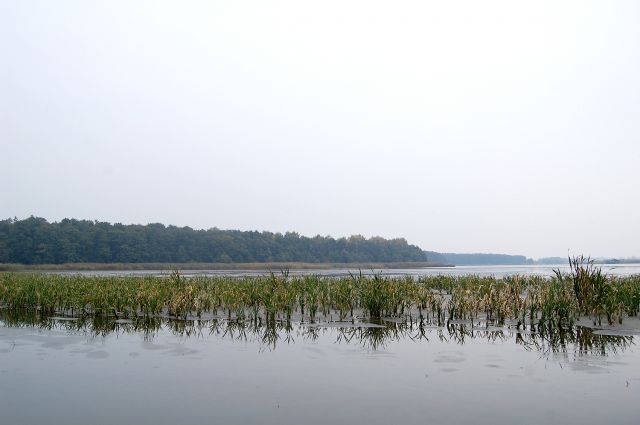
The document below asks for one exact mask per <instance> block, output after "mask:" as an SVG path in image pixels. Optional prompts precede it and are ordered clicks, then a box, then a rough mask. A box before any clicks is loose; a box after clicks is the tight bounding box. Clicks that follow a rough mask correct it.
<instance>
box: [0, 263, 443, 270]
mask: <svg viewBox="0 0 640 425" xmlns="http://www.w3.org/2000/svg"><path fill="white" fill-rule="evenodd" d="M439 267H448V268H453V267H455V266H454V265H452V264H445V263H435V262H388V263H386V262H382V263H298V262H273V263H65V264H0V272H3V271H4V272H14V271H15V272H30V271H40V272H46V271H135V270H286V269H289V270H329V269H363V270H369V269H420V268H439Z"/></svg>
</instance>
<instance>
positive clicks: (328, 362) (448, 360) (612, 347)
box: [0, 314, 640, 425]
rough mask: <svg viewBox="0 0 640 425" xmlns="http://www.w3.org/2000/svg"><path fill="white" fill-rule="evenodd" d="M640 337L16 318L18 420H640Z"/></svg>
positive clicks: (5, 354)
mask: <svg viewBox="0 0 640 425" xmlns="http://www.w3.org/2000/svg"><path fill="white" fill-rule="evenodd" d="M636 338H638V337H637V336H632V335H606V334H605V335H602V334H599V333H595V334H594V333H593V332H591V331H590V330H588V329H585V328H578V329H577V330H575V331H573V332H570V333H566V334H562V335H560V334H555V335H543V334H536V333H533V334H531V333H528V332H522V333H519V332H518V331H517V330H515V329H508V328H494V327H491V326H489V327H486V326H478V324H476V328H474V327H472V326H471V325H470V324H456V325H453V324H450V325H449V326H448V327H437V326H429V325H425V324H423V326H420V325H419V324H417V323H413V324H407V323H394V322H382V324H362V325H359V324H336V323H333V324H313V325H305V324H293V323H290V324H287V323H273V324H270V325H268V326H267V325H265V324H259V323H244V322H227V321H208V322H180V321H171V320H160V319H154V320H147V321H143V320H140V321H133V322H130V321H113V320H104V319H98V320H86V321H83V320H66V319H55V318H54V319H50V318H40V319H35V318H32V319H31V320H29V319H25V318H15V317H9V316H7V315H6V314H5V315H4V316H3V318H2V319H0V423H2V424H12V425H14V424H15V425H18V424H42V423H46V424H69V425H71V424H109V425H113V424H207V423H211V424H214V423H215V424H327V423H331V424H344V423H354V424H356V423H367V424H397V423H403V424H425V423H429V424H461V423H470V424H485V423H486V424H542V423H551V424H573V423H581V424H603V423H616V424H637V423H638V414H639V413H640V404H639V403H640V350H639V349H638V347H637V345H636Z"/></svg>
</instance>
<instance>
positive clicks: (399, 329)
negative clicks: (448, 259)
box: [0, 309, 634, 356]
mask: <svg viewBox="0 0 640 425" xmlns="http://www.w3.org/2000/svg"><path fill="white" fill-rule="evenodd" d="M1 326H6V327H34V328H38V329H44V330H64V331H67V332H70V333H82V334H85V335H88V336H89V337H106V336H108V335H111V334H124V333H138V334H140V335H141V336H142V338H143V339H144V340H145V341H151V340H153V339H154V337H155V336H156V335H157V334H158V332H160V331H161V330H168V331H170V332H171V333H172V334H174V335H175V336H178V337H181V338H192V337H193V338H205V337H207V336H215V337H218V338H225V339H230V340H235V341H244V342H254V341H255V342H258V343H259V344H260V345H261V348H262V349H269V350H275V349H276V347H277V346H278V344H293V343H295V342H296V341H297V340H303V341H315V340H317V339H318V338H319V337H320V336H321V335H325V334H328V333H334V334H335V342H336V343H338V344H358V345H359V346H361V347H363V348H365V349H369V350H379V349H382V348H384V347H385V346H386V345H388V344H389V343H391V342H394V341H401V340H410V341H413V342H415V343H420V342H428V341H429V340H430V338H437V339H439V340H441V341H444V342H451V343H455V344H460V345H462V344H465V343H467V342H468V341H469V340H473V339H481V340H485V341H487V342H489V343H496V342H509V341H513V342H515V343H516V344H519V345H521V346H522V347H523V348H525V349H526V350H529V351H537V352H540V353H542V354H557V353H574V354H577V355H594V356H606V355H608V354H614V353H618V352H621V351H624V350H625V349H627V348H628V347H629V346H631V345H633V344H634V340H633V336H630V335H607V334H602V333H600V332H594V330H592V329H590V328H587V327H581V326H577V327H574V328H573V329H564V330H547V329H544V328H543V329H536V331H533V330H531V329H516V328H509V327H495V326H492V324H491V323H488V322H481V323H478V322H476V323H473V324H471V323H459V322H455V323H454V322H449V323H447V324H446V325H445V326H438V324H437V323H434V322H430V321H426V320H421V321H415V320H413V321H397V320H381V321H379V322H376V323H372V322H328V323H304V322H297V323H296V322H293V321H282V320H271V321H263V320H262V319H258V320H228V319H210V320H200V319H196V320H177V319H173V318H167V317H136V318H132V319H126V320H122V319H114V318H109V317H100V316H96V317H91V316H86V317H73V318H71V317H51V316H45V315H41V314H39V313H37V312H36V313H34V312H20V311H15V310H4V309H0V327H1Z"/></svg>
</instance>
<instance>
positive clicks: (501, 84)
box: [0, 0, 640, 257]
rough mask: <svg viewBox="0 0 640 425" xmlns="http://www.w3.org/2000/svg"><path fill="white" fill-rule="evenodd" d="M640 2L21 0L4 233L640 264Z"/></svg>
mask: <svg viewBox="0 0 640 425" xmlns="http://www.w3.org/2000/svg"><path fill="white" fill-rule="evenodd" d="M639 22H640V2H638V1H597V2H588V1H584V0H579V1H575V2H572V1H558V0H554V1H549V2H544V1H536V2H520V1H514V0H508V1H501V2H489V1H469V2H461V1H438V2H429V1H424V0H421V1H372V0H363V1H349V0H339V1H332V0H323V1H314V2H310V1H303V0H291V1H266V0H258V1H242V0H233V1H231V0H229V1H214V0H207V1H166V2H161V1H158V0H153V1H146V2H143V1H131V0H127V1H102V2H99V1H86V0H81V1H50V0H44V1H30V0H20V1H12V0H0V53H1V56H0V57H1V59H0V61H1V62H2V65H1V66H0V144H1V148H2V151H1V152H2V154H1V156H0V181H1V182H2V186H1V187H2V189H1V190H0V217H1V218H9V217H14V216H17V217H18V218H26V217H28V216H29V215H36V216H41V217H45V218H47V219H48V220H50V221H57V220H60V219H62V218H65V217H74V218H83V219H92V220H93V219H97V220H100V221H109V222H122V223H149V222H161V223H165V224H175V225H180V226H183V225H189V226H191V227H194V228H210V227H214V226H215V227H218V228H223V229H243V230H270V231H280V232H284V231H288V230H291V231H297V232H299V233H301V234H303V235H309V236H313V235H316V234H321V235H327V234H328V235H332V236H346V235H350V234H363V235H365V236H373V235H380V236H384V237H405V238H406V239H407V240H408V241H409V242H410V243H414V244H417V245H419V246H421V247H422V248H424V249H427V250H436V251H444V252H501V253H511V254H524V255H527V256H532V257H540V256H547V255H561V256H564V255H566V254H567V251H568V250H570V251H571V252H572V253H576V254H577V253H584V254H590V255H594V256H598V255H606V256H632V255H640V243H639V240H640V214H639V212H640V191H639V190H638V182H640V165H639V163H640V25H639Z"/></svg>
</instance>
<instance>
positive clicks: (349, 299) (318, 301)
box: [0, 257, 640, 329]
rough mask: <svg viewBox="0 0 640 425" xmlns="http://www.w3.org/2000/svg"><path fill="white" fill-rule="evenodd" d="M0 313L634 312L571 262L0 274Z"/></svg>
mask: <svg viewBox="0 0 640 425" xmlns="http://www.w3.org/2000/svg"><path fill="white" fill-rule="evenodd" d="M0 308H4V309H8V310H34V311H38V312H39V314H45V315H66V316H75V317H86V316H94V317H95V316H103V317H114V316H115V317H121V318H127V317H171V318H178V319H188V318H203V317H205V318H226V319H241V320H247V321H253V322H256V323H258V322H259V323H262V322H273V321H276V320H284V321H285V322H286V321H291V320H296V321H300V322H309V323H313V322H317V321H354V322H355V321H374V322H375V321H379V320H381V319H382V318H396V319H398V320H399V321H408V322H410V323H413V322H414V321H415V322H420V321H425V320H427V321H430V322H433V323H437V324H438V325H440V326H444V325H446V324H448V323H452V322H455V321H466V322H470V323H471V324H472V325H473V323H474V321H483V323H487V324H489V323H491V324H509V325H513V326H514V327H516V328H518V329H520V328H525V327H530V328H537V329H541V328H548V329H552V328H555V329H557V328H572V327H574V326H575V324H576V321H577V320H578V319H579V318H580V317H585V316H586V317H589V318H590V319H591V320H592V321H593V323H594V324H595V325H601V324H602V323H608V324H614V323H622V321H623V320H624V318H626V317H632V316H637V315H638V311H639V310H640V276H631V277H615V276H606V275H605V274H603V273H602V272H601V270H600V269H599V268H597V267H595V266H594V265H593V262H591V261H590V260H589V259H586V258H584V257H575V258H572V259H571V272H570V273H567V274H562V273H560V272H557V273H556V275H555V276H554V277H550V278H549V277H541V276H510V277H505V278H495V277H480V276H425V277H420V278H411V277H405V278H393V277H385V276H384V275H382V274H375V275H373V276H365V275H363V274H361V273H359V274H352V275H350V276H348V277H339V278H336V277H321V276H289V275H288V273H286V272H282V273H277V274H276V273H271V274H270V275H265V276H251V277H229V276H215V277H191V278H185V277H184V276H182V275H180V273H179V272H174V273H172V274H170V275H166V276H144V277H113V276H109V277H104V276H80V275H74V276H69V275H56V274H41V273H35V274H26V273H2V274H0Z"/></svg>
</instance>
